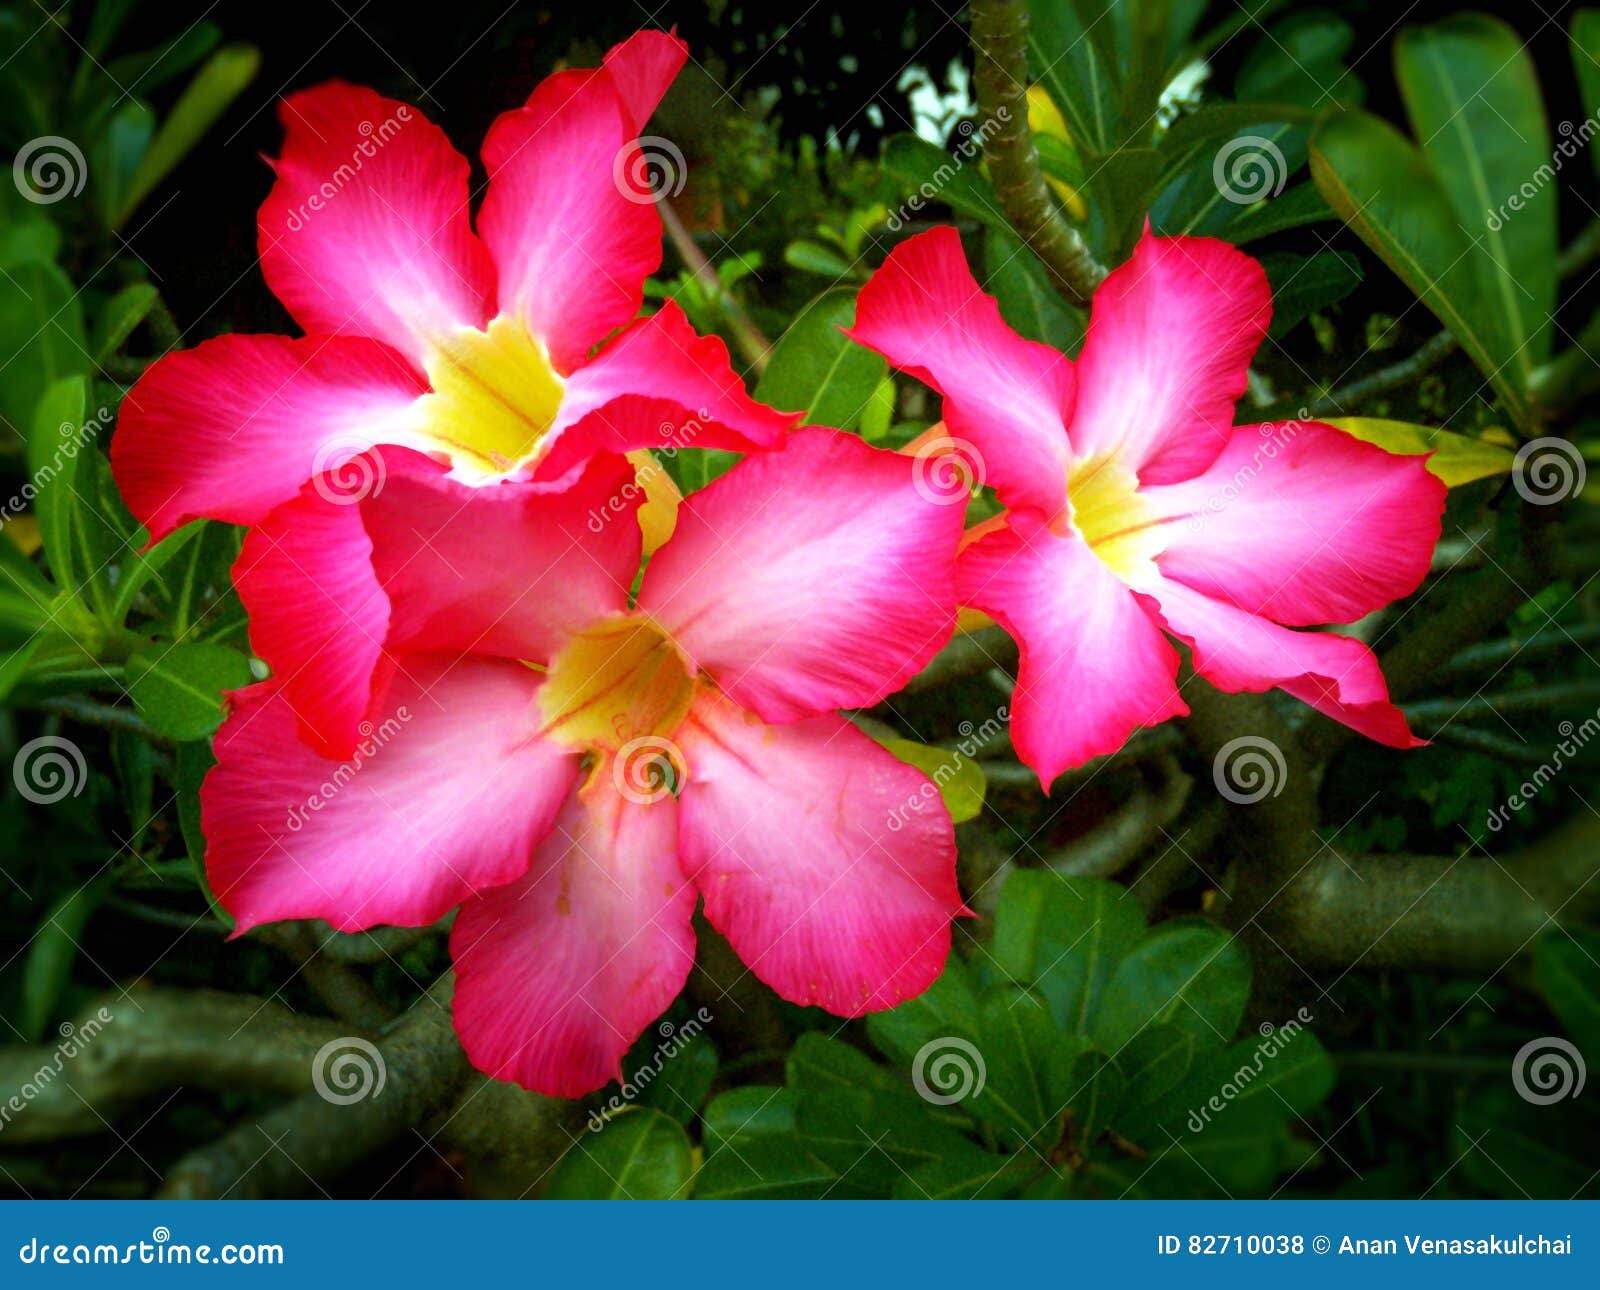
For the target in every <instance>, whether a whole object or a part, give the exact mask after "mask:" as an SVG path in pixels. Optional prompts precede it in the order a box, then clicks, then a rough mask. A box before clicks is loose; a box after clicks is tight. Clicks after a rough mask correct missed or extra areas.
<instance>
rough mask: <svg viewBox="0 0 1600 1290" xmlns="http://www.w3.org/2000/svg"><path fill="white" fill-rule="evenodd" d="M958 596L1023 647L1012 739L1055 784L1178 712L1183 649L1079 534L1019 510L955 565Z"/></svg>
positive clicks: (1020, 754) (1181, 710)
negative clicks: (1062, 532)
mask: <svg viewBox="0 0 1600 1290" xmlns="http://www.w3.org/2000/svg"><path fill="white" fill-rule="evenodd" d="M956 571H957V576H958V579H959V582H960V595H961V603H962V604H964V605H972V606H975V607H976V608H978V609H981V610H983V611H984V612H985V613H987V614H989V615H990V616H991V617H993V618H994V619H995V621H997V622H998V623H999V624H1000V625H1001V626H1002V627H1004V628H1005V629H1006V631H1008V632H1009V633H1010V634H1011V635H1012V637H1013V638H1015V640H1016V642H1017V645H1018V647H1019V650H1020V658H1019V662H1018V667H1017V686H1016V690H1015V692H1014V693H1013V696H1012V704H1011V741H1012V743H1013V745H1014V746H1015V747H1016V750H1017V756H1018V757H1020V758H1021V759H1022V760H1023V761H1024V762H1026V763H1027V764H1028V765H1029V766H1031V767H1032V768H1033V769H1034V770H1035V771H1037V772H1038V774H1039V778H1040V780H1041V781H1042V782H1043V784H1044V786H1045V789H1046V790H1047V791H1048V789H1049V787H1050V784H1051V783H1052V781H1054V779H1055V777H1056V776H1057V775H1059V774H1060V773H1061V772H1062V771H1064V770H1066V769H1068V768H1069V767H1072V766H1080V765H1082V764H1083V763H1084V762H1086V761H1088V760H1089V759H1090V758H1091V757H1098V756H1101V755H1103V754H1105V753H1109V752H1115V751H1116V750H1117V749H1118V748H1120V747H1121V746H1122V745H1123V743H1124V742H1126V740H1127V738H1128V736H1129V735H1131V734H1132V733H1133V732H1134V731H1135V730H1137V729H1139V727H1141V726H1151V725H1155V724H1157V723H1158V722H1162V721H1165V720H1166V719H1167V718H1168V717H1181V716H1183V715H1184V714H1185V713H1187V712H1188V710H1189V709H1188V707H1187V706H1186V705H1185V704H1184V702H1183V700H1182V699H1181V698H1179V697H1178V690H1177V684H1176V678H1177V673H1178V655H1177V651H1176V650H1174V649H1173V648H1172V646H1171V644H1169V643H1168V641H1167V640H1166V638H1165V637H1164V636H1162V634H1161V631H1160V629H1159V628H1158V627H1157V626H1156V624H1155V622H1153V621H1152V619H1151V617H1150V615H1149V614H1148V613H1147V612H1146V611H1145V609H1144V608H1143V607H1142V606H1141V605H1140V604H1139V602H1138V601H1137V600H1136V599H1135V597H1134V594H1133V592H1132V591H1130V590H1129V588H1128V587H1127V586H1126V585H1125V584H1124V583H1123V582H1122V581H1121V579H1119V578H1118V577H1117V576H1116V575H1115V574H1114V573H1112V572H1111V570H1110V569H1108V568H1107V567H1106V566H1105V564H1104V563H1102V562H1101V561H1100V559H1099V558H1098V557H1097V556H1095V554H1094V553H1093V552H1092V551H1091V550H1090V549H1089V547H1088V545H1087V544H1086V543H1085V542H1084V541H1083V540H1082V539H1081V538H1079V537H1077V536H1076V535H1075V534H1068V535H1067V536H1064V537H1058V536H1056V535H1055V534H1053V533H1052V532H1051V531H1050V530H1049V529H1048V528H1047V527H1045V526H1044V525H1043V524H1041V523H1039V522H1037V521H1036V520H1033V519H1030V518H1028V517H1026V516H1022V515H1017V514H1013V515H1012V518H1011V523H1010V524H1009V525H1008V526H1006V527H1005V528H1002V529H997V530H995V531H994V532H991V533H989V534H987V535H986V536H984V537H982V538H980V539H979V540H978V541H976V542H974V543H973V544H972V545H971V546H969V547H967V548H966V549H965V550H964V551H963V552H962V553H961V556H960V559H959V560H958V561H957V565H956Z"/></svg>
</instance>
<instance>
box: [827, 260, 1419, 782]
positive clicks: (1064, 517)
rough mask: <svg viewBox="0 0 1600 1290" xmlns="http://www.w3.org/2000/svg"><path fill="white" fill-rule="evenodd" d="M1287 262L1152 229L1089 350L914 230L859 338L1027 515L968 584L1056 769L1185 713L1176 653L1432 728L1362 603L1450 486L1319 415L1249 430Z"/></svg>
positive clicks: (1401, 725)
mask: <svg viewBox="0 0 1600 1290" xmlns="http://www.w3.org/2000/svg"><path fill="white" fill-rule="evenodd" d="M1271 308H1272V305H1271V296H1270V293H1269V291H1268V287H1267V279H1266V275H1265V274H1263V273H1262V271H1261V266H1260V265H1259V264H1257V263H1256V262H1255V261H1254V260H1252V259H1251V258H1250V257H1248V256H1246V255H1244V254H1242V253H1241V252H1239V251H1237V250H1235V249H1234V248H1232V247H1230V246H1228V245H1226V244H1225V243H1222V242H1217V241H1212V240H1210V239H1205V238H1188V237H1179V238H1156V237H1152V236H1150V235H1149V234H1148V232H1147V233H1146V235H1145V236H1144V237H1143V238H1142V239H1141V240H1140V242H1139V245H1138V246H1137V247H1136V248H1135V250H1134V253H1133V256H1132V258H1131V259H1130V260H1129V261H1128V262H1127V263H1126V264H1124V265H1122V266H1121V267H1120V268H1118V269H1117V270H1115V271H1114V272H1113V273H1112V274H1111V275H1110V276H1109V277H1108V278H1107V279H1106V281H1105V282H1104V283H1103V284H1102V285H1101V286H1100V288H1099V290H1098V291H1096V292H1095V297H1094V301H1093V308H1092V311H1091V315H1090V321H1089V331H1088V336H1087V339H1086V340H1085V341H1084V345H1083V351H1082V353H1081V354H1080V355H1079V358H1078V361H1077V363H1076V364H1075V365H1074V364H1073V363H1072V361H1071V360H1069V359H1068V358H1066V357H1065V356H1063V355H1062V354H1059V353H1057V352H1056V351H1055V350H1053V349H1050V348H1049V347H1048V346H1045V345H1040V344H1036V343H1034V342H1032V341H1028V340H1024V339H1023V338H1022V337H1020V336H1018V335H1017V334H1016V333H1015V332H1013V331H1012V330H1011V329H1010V328H1009V327H1008V326H1006V324H1005V323H1004V322H1003V321H1002V320H1001V317H1000V313H999V309H998V307H997V306H996V304H995V302H994V300H993V299H991V298H990V297H989V296H986V295H984V294H983V292H982V291H980V290H979V288H978V285H977V283H976V282H974V280H973V277H972V274H971V272H970V271H969V269H968V267H967V263H966V260H965V258H964V256H963V254H962V250H961V242H960V239H959V237H958V236H957V234H956V232H955V230H953V229H935V230H933V231H931V232H928V233H924V234H921V235H920V236H918V237H914V238H912V239H910V240H909V241H907V242H905V243H904V244H903V245H901V246H899V247H897V248H896V249H895V250H894V252H893V253H892V254H891V255H890V256H889V258H888V260H887V261H886V262H885V263H884V266H883V267H882V268H881V269H880V270H879V271H878V272H877V273H876V274H875V275H874V276H873V278H872V280H871V281H870V282H868V283H867V285H866V286H865V287H864V288H862V291H861V296H860V301H859V304H858V306H857V313H856V319H857V321H856V326H855V328H854V331H853V333H852V334H853V336H854V337H855V339H856V340H858V341H860V342H861V343H862V344H864V345H868V346H870V347H872V348H873V349H875V350H877V351H878V352H879V353H881V354H883V355H884V356H885V357H887V358H888V359H889V361H890V362H891V363H893V364H895V365H896V366H897V367H900V368H902V369H904V370H905V371H906V372H909V373H910V374H911V375H913V376H915V377H917V378H918V379H919V380H922V381H924V382H926V383H927V384H928V385H931V386H932V387H933V388H934V389H935V390H937V391H939V393H941V394H942V395H943V396H944V419H945V422H946V424H947V426H948V427H949V431H950V434H951V435H952V436H953V437H954V438H955V439H956V440H958V441H960V442H961V444H962V445H963V448H962V450H963V451H964V452H965V453H967V454H969V455H971V456H972V457H973V458H974V459H975V461H976V462H977V463H981V469H982V472H983V473H984V475H985V476H986V478H987V482H988V483H989V484H991V485H993V487H994V489H995V491H996V493H997V494H998V495H999V497H1000V499H1001V501H1002V502H1004V503H1005V504H1006V506H1007V507H1009V508H1010V511H1009V516H1008V522H1007V523H1005V524H1003V525H999V526H996V527H995V528H994V529H993V530H992V531H988V532H986V533H985V534H984V535H983V536H981V537H979V538H977V540H975V541H972V542H971V543H970V544H969V545H968V546H966V547H965V548H964V550H963V552H962V554H961V558H960V561H959V565H958V580H959V584H960V598H961V602H962V604H964V605H970V606H973V607H975V608H978V609H981V610H983V611H984V612H986V613H988V614H990V615H991V616H992V617H993V618H994V619H996V620H997V621H998V622H999V623H1000V624H1001V625H1002V626H1003V627H1005V628H1006V630H1007V631H1009V632H1010V633H1011V635H1012V636H1013V637H1015V638H1016V640H1017V642H1018V644H1019V646H1020V649H1021V660H1020V666H1019V669H1018V675H1017V687H1016V697H1015V701H1014V703H1013V705H1012V714H1013V716H1012V738H1013V741H1014V743H1015V745H1016V749H1017V753H1018V755H1019V756H1020V757H1021V758H1022V759H1023V760H1024V761H1025V762H1027V763H1028V764H1029V765H1030V766H1032V767H1033V768H1034V769H1035V770H1036V771H1038V772H1039V775H1040V777H1041V779H1042V780H1043V781H1044V783H1045V784H1046V786H1048V785H1049V783H1050V781H1052V780H1053V779H1054V778H1055V777H1056V776H1057V775H1058V774H1059V773H1060V772H1061V771H1063V770H1065V769H1066V768H1068V767H1070V766H1076V765H1079V764H1081V763H1082V762H1084V761H1087V760H1088V759H1089V758H1091V757H1095V756H1098V755H1100V754H1102V753H1109V752H1112V751H1114V750H1115V749H1117V748H1119V747H1120V746H1121V745H1122V743H1123V742H1124V740H1126V739H1127V738H1128V736H1129V735H1130V734H1131V733H1132V732H1133V731H1134V730H1136V729H1137V728H1139V727H1140V726H1145V725H1151V724H1154V723H1157V722H1160V721H1164V720H1166V719H1167V718H1168V717H1174V716H1182V715H1183V714H1184V713H1186V712H1187V711H1188V708H1187V707H1186V706H1185V704H1184V702H1183V700H1182V699H1181V698H1180V697H1179V695H1178V690H1177V686H1176V673H1177V667H1178V655H1177V652H1176V650H1174V648H1173V646H1172V644H1171V642H1170V641H1169V640H1168V638H1167V637H1168V634H1170V635H1172V636H1175V637H1177V638H1179V639H1180V640H1182V641H1184V642H1185V643H1187V644H1188V645H1189V647H1190V648H1191V650H1192V651H1193V658H1194V666H1195V669H1196V671H1198V672H1199V673H1200V675H1202V676H1203V677H1205V678H1206V679H1207V680H1209V681H1210V682H1212V683H1213V684H1214V685H1216V686H1218V687H1219V688H1221V689H1224V690H1230V691H1241V690H1266V689H1270V688H1273V687H1277V688H1280V689H1282V690H1284V691H1286V692H1287V693H1289V694H1292V695H1294V696H1295V697H1296V698H1298V699H1301V700H1303V701H1304V702H1306V703H1308V704H1310V705H1311V706H1312V707H1314V708H1316V709H1317V710H1318V711H1319V712H1322V713H1324V714H1326V715H1327V716H1330V717H1332V718H1333V719H1334V720H1336V721H1341V722H1343V723H1344V724H1346V725H1348V726H1350V727H1352V728H1354V729H1356V730H1358V731H1360V732H1361V733H1363V734H1365V735H1367V736H1369V737H1371V738H1373V739H1376V740H1378V741H1379V742H1381V743H1385V744H1389V745H1392V746H1394V747H1398V748H1406V747H1411V746H1414V745H1415V744H1416V743H1418V742H1419V741H1418V740H1416V739H1415V738H1413V736H1412V734H1411V732H1410V730H1409V728H1408V727H1407V725H1406V722H1405V718H1404V716H1403V715H1402V714H1401V713H1400V711H1399V710H1398V709H1397V708H1396V707H1394V705H1393V704H1391V703H1390V702H1389V694H1388V688H1387V686H1386V685H1385V684H1384V679H1383V676H1382V673H1381V672H1380V671H1379V670H1378V664H1377V660H1376V659H1375V658H1374V657H1373V654H1372V652H1371V651H1370V650H1369V649H1368V648H1367V647H1366V646H1365V645H1364V644H1362V643H1361V642H1360V641H1357V640H1354V639H1352V638H1350V637H1347V636H1341V635H1335V634H1332V633H1327V632H1304V631H1292V630H1290V628H1294V627H1304V626H1309V625H1311V624H1318V623H1344V622H1352V621H1354V620H1355V619H1357V618H1359V617H1361V616H1362V615H1364V614H1368V613H1371V612H1372V611H1373V610H1376V609H1378V608H1381V607H1382V606H1383V605H1386V604H1388V603H1389V602H1390V601H1392V600H1395V599H1397V598H1399V597H1401V596H1405V595H1407V594H1409V593H1410V592H1412V591H1413V590H1415V589H1416V587H1417V585H1418V584H1419V583H1420V582H1421V581H1422V578H1423V576H1424V575H1425V574H1426V573H1427V570H1428V563H1429V559H1430V556H1431V554H1432V551H1433V547H1434V544H1435V543H1436V542H1437V540H1438V537H1439V528H1440V516H1441V513H1442V511H1443V507H1444V492H1445V490H1444V486H1443V485H1442V484H1441V483H1440V482H1439V480H1437V479H1435V478H1434V477H1433V476H1432V475H1430V474H1429V473H1428V471H1427V467H1426V462H1425V460H1424V459H1423V458H1420V457H1397V456H1393V455H1391V454H1389V453H1387V452H1384V451H1383V450H1382V449H1380V448H1376V447H1373V446H1371V445H1369V444H1365V443H1362V442H1359V441H1357V440H1355V439H1352V438H1351V437H1350V436H1348V435H1345V434H1343V433H1341V432H1340V431H1338V430H1336V429H1334V428H1333V427H1331V426H1327V425H1323V424H1321V423H1320V422H1316V421H1299V422H1284V423H1279V424H1269V425H1252V426H1238V427H1235V426H1234V424H1233V409H1234V403H1235V402H1236V401H1237V399H1238V398H1239V396H1240V395H1241V394H1243V393H1244V389H1245V382H1246V375H1247V372H1248V369H1249V365H1250V359H1251V357H1252V355H1253V354H1254V353H1255V351H1256V348H1257V347H1258V346H1259V345H1260V343H1261V341H1262V339H1263V338H1264V337H1265V336H1266V332H1267V322H1268V319H1269V317H1270V315H1271Z"/></svg>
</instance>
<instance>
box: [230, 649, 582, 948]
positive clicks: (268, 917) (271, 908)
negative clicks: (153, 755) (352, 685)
mask: <svg viewBox="0 0 1600 1290" xmlns="http://www.w3.org/2000/svg"><path fill="white" fill-rule="evenodd" d="M538 685H539V678H538V676H537V674H536V673H534V672H531V671H529V670H528V669H527V668H525V667H523V666H522V665H521V664H518V663H507V662H500V661H498V660H485V659H460V660H451V659H446V658H441V657H439V656H427V655H412V656H410V657H408V658H406V659H403V660H401V666H400V670H399V671H398V672H397V674H396V676H395V679H394V682H393V683H392V684H391V685H390V687H389V691H388V696H387V700H386V702H385V704H384V706H383V710H382V714H381V715H379V716H376V717H375V718H374V725H373V728H372V730H371V731H370V732H369V734H368V737H367V740H366V743H365V745H364V747H363V750H362V753H361V754H360V755H358V757H357V758H356V759H355V760H353V761H350V762H342V763H341V762H336V761H332V760H330V759H328V758H325V757H319V756H318V755H317V754H316V753H315V752H313V751H312V750H311V749H310V748H309V747H307V746H306V745H305V744H304V743H302V742H301V741H300V739H299V738H298V732H297V729H296V727H297V726H298V724H299V719H298V718H297V716H296V715H295V712H294V709H293V708H291V707H290V706H289V702H288V700H287V698H286V697H285V695H284V692H283V689H282V688H281V687H280V686H277V685H275V684H273V683H271V682H268V683H267V684H265V685H253V686H251V687H250V688H249V689H247V690H241V691H239V692H238V693H237V694H236V695H234V706H233V711H232V713H231V714H230V715H229V717H228V719H227V720H226V721H225V722H224V723H223V726H222V729H221V731H220V732H219V733H218V734H217V740H216V752H217V765H216V766H215V767H214V768H213V769H212V771H211V773H210V774H209V775H207V776H206V780H205V783H204V785H203V786H202V788H201V790H200V806H201V823H202V827H203V829H204V831H205V836H206V873H207V875H208V876H209V878H210V880H211V886H212V889H213V890H214V891H215V892H216V893H217V899H218V900H220V901H221V902H222V904H223V906H224V907H225V908H226V909H227V910H228V911H229V912H230V913H231V914H233V915H234V917H235V918H237V919H238V920H239V928H238V930H239V931H240V932H244V931H246V930H248V929H249V928H251V927H254V926H256V925H258V924H260V923H269V922H273V921H275V920H277V919H283V918H325V919H327V920H328V922H330V923H332V924H333V926H335V927H336V928H338V929H339V930H341V931H356V930H359V929H361V928H364V927H372V926H375V925H377V924H379V923H396V924H402V925H407V926H423V925H425V924H427V923H431V922H433V921H434V920H435V919H437V918H440V917H442V916H443V915H444V914H445V913H446V912H447V911H448V910H450V909H451V908H452V907H453V906H455V905H457V904H459V903H460V902H461V901H462V900H463V899H465V898H466V897H467V896H468V895H469V894H471V893H472V892H474V891H476V890H478V889H480V888H483V887H489V886H494V885H496V884H499V883H505V882H510V881H511V880H512V879H514V878H516V877H517V876H519V875H520V874H522V873H523V872H525V871H526V869H527V867H528V857H529V856H530V855H531V854H532V853H533V847H534V845H535V844H536V843H537V842H538V841H539V839H540V838H542V837H543V836H544V835H545V834H546V833H547V832H548V831H549V829H550V827H551V825H552V823H553V821H554V820H555V818H556V813H557V812H558V811H559V810H560V807H561V803H562V801H563V800H564V799H565V798H566V796H567V794H568V792H569V791H570V789H571V787H572V784H573V782H574V780H575V779H576V777H577V773H578V759H577V758H576V757H575V756H573V755H572V754H571V753H570V752H568V751H567V750H566V749H563V748H561V747H559V746H558V745H555V744H551V743H547V742H544V741H542V740H540V739H538V738H536V737H535V733H534V732H535V730H536V729H537V726H538V714H537V712H536V710H535V703H536V692H537V689H538Z"/></svg>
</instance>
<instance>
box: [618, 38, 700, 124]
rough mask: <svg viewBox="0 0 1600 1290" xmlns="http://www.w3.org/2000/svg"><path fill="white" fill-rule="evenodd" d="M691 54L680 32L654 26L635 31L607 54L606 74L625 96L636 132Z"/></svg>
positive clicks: (652, 111)
mask: <svg viewBox="0 0 1600 1290" xmlns="http://www.w3.org/2000/svg"><path fill="white" fill-rule="evenodd" d="M688 57H689V46H688V44H687V43H686V42H684V41H682V40H680V39H678V37H677V35H676V34H674V33H671V32H665V31H651V30H646V31H636V32H634V34H633V35H631V36H629V37H628V39H626V40H625V41H623V42H622V43H621V44H620V45H614V46H613V47H612V48H611V50H610V51H609V52H608V53H607V54H606V56H605V62H604V67H605V71H606V74H607V75H608V76H610V78H611V83H612V85H614V86H615V87H616V90H617V93H618V94H619V95H620V96H621V97H622V104H623V107H625V108H626V109H627V112H628V118H629V119H630V120H631V121H632V122H633V127H634V131H635V133H637V132H638V131H640V130H642V129H644V126H645V123H646V122H647V121H649V120H650V117H651V116H652V114H654V112H655V110H656V107H657V106H658V105H659V104H660V102H661V98H662V96H663V95H664V94H665V93H666V92H667V87H668V86H669V85H671V84H672V82H673V79H674V78H675V77H676V76H677V75H678V73H679V72H680V71H681V70H683V64H684V62H685V61H686V60H687V59H688Z"/></svg>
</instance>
